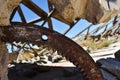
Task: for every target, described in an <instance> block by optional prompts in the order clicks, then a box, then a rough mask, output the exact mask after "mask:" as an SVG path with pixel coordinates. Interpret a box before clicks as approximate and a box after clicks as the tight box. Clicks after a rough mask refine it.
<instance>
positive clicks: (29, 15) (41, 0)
mask: <svg viewBox="0 0 120 80" xmlns="http://www.w3.org/2000/svg"><path fill="white" fill-rule="evenodd" d="M32 1H33V2H34V3H36V4H37V5H38V6H39V7H40V8H42V9H43V10H44V11H45V12H47V13H48V12H49V11H48V6H47V0H32ZM21 7H22V10H23V13H24V15H25V18H26V20H27V21H28V22H29V21H31V20H33V19H36V18H38V17H39V16H37V15H36V14H34V13H33V12H32V11H30V10H29V9H28V8H27V7H25V6H24V5H23V4H21ZM13 21H21V20H20V17H19V15H18V13H17V12H16V15H15V17H14V18H13ZM52 22H53V29H54V30H55V31H57V32H59V33H64V31H65V30H66V29H68V28H69V26H68V25H67V24H64V23H62V22H59V21H58V20H56V19H54V18H52ZM37 24H41V23H40V22H39V23H37ZM89 24H90V23H89V22H87V21H86V20H83V19H82V20H80V21H79V22H78V23H77V24H76V25H75V26H74V27H73V28H72V29H71V30H70V31H69V32H68V33H67V34H66V36H68V37H73V36H74V35H75V34H77V33H79V32H80V31H81V30H83V29H84V28H85V27H87V26H88V25H89ZM45 26H46V27H47V23H46V25H45Z"/></svg>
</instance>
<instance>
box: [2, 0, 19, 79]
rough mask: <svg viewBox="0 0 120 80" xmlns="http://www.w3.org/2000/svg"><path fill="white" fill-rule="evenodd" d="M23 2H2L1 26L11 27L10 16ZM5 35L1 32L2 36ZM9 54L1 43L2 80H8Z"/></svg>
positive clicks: (14, 0)
mask: <svg viewBox="0 0 120 80" xmlns="http://www.w3.org/2000/svg"><path fill="white" fill-rule="evenodd" d="M20 1H21V0H0V26H5V25H10V22H9V21H10V15H11V14H12V11H13V10H14V9H15V7H17V6H18V4H19V3H20ZM1 35H3V34H2V32H1V31H0V36H1ZM7 68H8V52H7V48H6V45H5V43H3V42H1V41H0V80H8V77H7Z"/></svg>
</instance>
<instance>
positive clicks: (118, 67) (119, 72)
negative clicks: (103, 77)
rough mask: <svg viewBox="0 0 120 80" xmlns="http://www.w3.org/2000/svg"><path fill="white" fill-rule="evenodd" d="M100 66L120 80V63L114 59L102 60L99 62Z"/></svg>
mask: <svg viewBox="0 0 120 80" xmlns="http://www.w3.org/2000/svg"><path fill="white" fill-rule="evenodd" d="M97 63H98V64H101V68H103V69H105V70H107V71H108V72H110V73H111V74H113V75H115V76H116V77H117V78H118V79H120V62H119V61H117V60H115V59H113V58H108V59H100V60H98V61H97Z"/></svg>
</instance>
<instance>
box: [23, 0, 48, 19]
mask: <svg viewBox="0 0 120 80" xmlns="http://www.w3.org/2000/svg"><path fill="white" fill-rule="evenodd" d="M22 3H23V4H24V5H25V6H26V7H28V8H29V9H30V10H32V11H33V12H35V13H36V14H37V15H39V16H40V17H42V18H43V19H46V18H47V13H46V12H45V11H43V10H42V9H41V8H40V7H38V6H37V5H36V4H34V3H33V2H32V1H31V0H23V1H22Z"/></svg>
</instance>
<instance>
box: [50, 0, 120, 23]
mask: <svg viewBox="0 0 120 80" xmlns="http://www.w3.org/2000/svg"><path fill="white" fill-rule="evenodd" d="M49 1H50V2H51V3H52V4H54V6H55V7H56V10H57V11H58V14H60V15H61V16H62V17H63V18H64V19H65V20H68V22H72V21H73V20H74V19H76V18H84V19H86V20H88V21H89V22H92V23H93V24H97V23H100V22H106V21H108V20H110V19H111V18H113V17H115V16H116V15H117V14H118V13H119V12H120V5H119V3H120V0H49Z"/></svg>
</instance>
